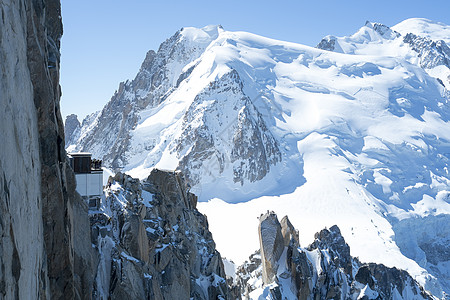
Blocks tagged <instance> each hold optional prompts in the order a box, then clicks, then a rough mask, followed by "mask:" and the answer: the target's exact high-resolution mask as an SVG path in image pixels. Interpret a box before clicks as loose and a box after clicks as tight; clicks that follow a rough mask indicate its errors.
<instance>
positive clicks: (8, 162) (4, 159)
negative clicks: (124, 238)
mask: <svg viewBox="0 0 450 300" xmlns="http://www.w3.org/2000/svg"><path fill="white" fill-rule="evenodd" d="M0 7H1V10H2V14H1V16H0V17H1V23H2V24H3V25H4V26H3V25H2V27H1V28H0V38H1V44H0V56H1V59H0V60H1V61H2V71H1V76H2V80H1V89H0V93H1V97H0V99H1V100H0V107H1V111H2V112H5V116H3V115H2V118H1V119H2V122H4V123H2V124H1V125H2V126H1V128H2V132H1V133H0V136H1V138H2V141H3V142H6V143H4V144H2V146H1V147H2V148H1V151H0V152H1V156H0V169H1V172H0V176H1V178H0V179H1V182H2V184H1V186H2V188H1V190H0V194H1V201H0V203H1V204H0V210H1V212H0V216H1V217H0V225H1V226H0V232H1V234H2V237H3V238H2V243H1V246H0V252H1V253H0V265H1V268H0V269H1V270H2V271H1V275H0V278H1V279H0V294H1V298H5V299H13V298H20V299H25V298H29V299H39V298H42V299H45V298H51V299H81V298H83V299H84V298H86V299H88V298H90V286H91V285H92V281H93V276H92V270H93V265H94V256H93V252H92V251H91V246H90V238H89V223H88V218H87V213H86V211H87V210H86V206H85V205H84V203H82V202H81V199H80V198H79V196H78V194H76V192H75V179H74V175H73V172H72V171H71V169H70V168H69V167H68V164H67V163H66V154H65V150H64V128H63V122H62V120H61V115H60V112H59V99H60V95H61V92H60V87H59V56H60V55H59V46H60V45H59V41H60V39H61V35H62V23H61V12H60V3H59V1H55V0H45V1H43V0H41V1H28V0H22V1H3V2H1V4H0ZM5 41H6V42H5ZM3 66H4V67H3Z"/></svg>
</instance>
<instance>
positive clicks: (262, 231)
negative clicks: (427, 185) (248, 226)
mask: <svg viewBox="0 0 450 300" xmlns="http://www.w3.org/2000/svg"><path fill="white" fill-rule="evenodd" d="M258 233H259V243H260V250H261V262H262V264H263V272H262V278H263V283H264V284H269V283H271V282H273V281H274V279H275V276H276V275H277V270H278V260H279V259H280V256H281V254H282V253H283V250H284V240H283V235H282V234H281V225H280V222H278V218H277V215H276V214H275V213H273V212H271V213H267V214H264V215H262V216H261V217H260V219H259V227H258Z"/></svg>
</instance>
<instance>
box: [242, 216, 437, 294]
mask: <svg viewBox="0 0 450 300" xmlns="http://www.w3.org/2000/svg"><path fill="white" fill-rule="evenodd" d="M260 227H264V228H265V230H264V232H265V234H264V235H261V234H260V241H261V249H260V251H261V253H265V252H270V253H279V252H280V251H281V252H283V251H285V252H283V253H286V254H285V255H284V254H283V255H278V254H277V255H273V256H272V257H277V258H278V261H277V262H276V263H271V264H269V265H268V264H267V262H266V261H265V260H267V259H264V255H261V258H262V259H259V260H256V259H255V256H256V255H253V256H251V261H250V262H246V263H245V264H244V265H243V266H241V267H239V268H238V271H237V279H236V280H235V282H234V290H240V296H241V297H243V298H246V299H247V298H248V295H249V293H251V292H252V291H253V294H252V297H257V296H258V295H259V294H258V295H256V294H255V292H257V291H256V289H260V290H261V294H264V295H267V294H270V295H271V296H272V298H271V299H285V298H288V299H291V298H292V299H294V298H295V299H432V297H431V296H430V295H429V294H428V293H427V292H425V291H424V290H423V288H422V287H421V286H420V285H419V284H418V283H417V282H416V281H415V280H414V279H413V278H412V277H411V276H410V275H409V274H408V273H407V272H406V271H403V270H398V269H396V268H388V267H386V266H384V265H381V264H375V263H369V264H363V263H361V262H359V260H358V259H357V258H353V257H351V256H350V247H349V246H348V245H347V243H346V242H345V240H344V238H343V237H342V235H341V232H340V230H339V228H338V227H337V226H332V227H331V228H330V229H324V230H322V231H320V232H319V233H316V235H315V240H314V242H313V243H312V244H311V245H309V246H308V247H307V248H301V247H300V246H299V243H298V234H296V230H295V229H294V228H293V226H292V225H291V224H290V222H289V220H288V219H287V218H286V217H285V218H283V220H282V222H281V224H280V223H279V222H278V219H277V216H276V214H275V213H273V212H271V213H269V212H268V213H266V214H264V215H262V216H261V217H260ZM285 233H292V234H290V237H291V238H290V240H289V242H288V243H287V244H286V240H287V239H286V237H287V235H286V234H285ZM280 234H282V235H283V236H284V237H285V239H284V241H285V243H284V244H283V239H281V240H280V239H279V238H278V236H279V235H280ZM276 240H278V241H279V242H278V243H273V241H276ZM264 241H265V242H264ZM267 241H272V242H271V243H268V242H267ZM274 244H276V245H281V247H282V250H277V251H273V249H274V247H273V245H274ZM258 258H259V256H258ZM274 266H275V267H274ZM268 272H270V274H273V276H272V277H271V278H269V279H270V280H269V281H267V280H266V279H265V277H264V274H265V273H268ZM258 280H259V281H258ZM258 282H262V284H261V283H260V284H259V285H258Z"/></svg>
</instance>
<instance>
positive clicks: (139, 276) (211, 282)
mask: <svg viewBox="0 0 450 300" xmlns="http://www.w3.org/2000/svg"><path fill="white" fill-rule="evenodd" d="M108 185H109V188H107V190H106V199H105V201H104V203H102V205H101V208H100V211H97V212H91V214H90V218H91V225H92V233H93V234H92V236H93V244H94V245H95V246H96V249H97V250H98V251H99V257H100V263H99V267H98V270H97V274H96V286H95V289H94V296H95V298H98V299H107V298H108V297H111V298H112V299H124V298H131V299H192V298H193V299H231V298H230V295H231V294H230V290H229V288H228V286H227V284H226V281H225V272H224V267H223V263H222V259H221V257H220V254H219V253H218V252H217V251H216V249H215V243H214V241H213V239H212V235H211V233H210V232H209V230H208V222H207V220H206V217H205V216H204V215H202V214H201V213H199V212H198V211H197V209H196V205H197V198H196V196H195V195H193V194H191V193H189V185H188V184H187V183H186V181H185V180H184V177H183V176H182V175H181V173H179V172H169V171H161V170H153V171H152V173H151V174H150V176H149V177H148V178H147V179H146V180H145V181H143V182H139V180H137V179H133V178H131V177H129V176H127V175H124V174H122V173H118V174H117V175H116V176H115V177H114V178H110V180H109V183H108Z"/></svg>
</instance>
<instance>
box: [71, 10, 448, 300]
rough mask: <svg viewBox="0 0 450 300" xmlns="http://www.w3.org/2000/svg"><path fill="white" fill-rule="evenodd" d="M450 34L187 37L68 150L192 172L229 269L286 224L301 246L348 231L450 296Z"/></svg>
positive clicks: (365, 250)
mask: <svg viewBox="0 0 450 300" xmlns="http://www.w3.org/2000/svg"><path fill="white" fill-rule="evenodd" d="M449 28H450V27H449V26H447V25H444V24H440V23H435V22H432V21H429V20H425V19H410V20H406V21H404V22H402V23H400V24H398V25H396V26H394V27H392V28H389V27H387V26H384V25H381V24H377V23H370V22H367V23H366V24H365V25H364V26H363V27H362V28H361V29H360V30H358V32H357V33H355V34H354V35H352V36H349V37H333V36H327V37H325V38H324V39H323V40H322V41H321V42H320V43H319V45H318V47H317V48H311V47H308V46H303V45H300V44H295V43H288V42H282V41H277V40H273V39H269V38H264V37H261V36H257V35H254V34H250V33H246V32H229V31H225V30H224V29H223V28H221V27H220V26H208V27H205V28H202V29H196V28H184V29H181V30H180V31H178V32H177V33H176V34H175V35H174V36H173V37H171V38H170V39H168V40H167V41H165V42H164V43H163V44H162V45H161V47H160V49H159V50H158V52H156V53H155V52H154V51H149V52H148V53H147V57H146V59H145V61H144V63H143V64H142V67H141V69H140V71H139V73H138V75H137V76H136V78H135V79H134V80H132V81H127V82H125V83H121V84H120V86H119V90H118V91H117V92H116V93H115V94H114V96H113V97H112V99H111V101H110V102H109V103H108V104H107V105H106V106H105V108H104V109H103V110H102V111H101V112H97V113H94V114H92V115H90V116H89V117H88V118H87V119H86V120H84V121H83V124H82V126H81V128H79V130H74V131H73V132H74V136H71V137H66V140H68V141H73V144H72V145H69V146H68V151H74V150H80V151H90V152H92V153H93V154H94V156H95V157H99V158H103V160H104V162H105V164H106V165H107V166H108V167H110V168H112V169H116V170H118V169H120V170H123V171H125V172H126V173H128V174H130V175H132V176H135V177H139V178H145V177H146V176H148V174H149V173H150V171H151V170H152V169H153V168H155V167H156V168H162V169H178V170H181V171H183V172H184V173H185V174H186V177H187V178H188V179H189V181H190V182H191V185H192V187H191V190H192V191H193V192H195V193H196V194H197V195H198V196H199V199H200V201H203V202H202V203H199V209H200V210H202V211H203V212H204V213H206V215H208V217H209V223H210V229H211V231H212V233H213V235H214V239H215V241H216V243H217V248H218V250H219V251H220V252H221V253H222V255H223V256H226V257H228V258H231V259H233V260H235V261H236V262H242V261H243V260H244V259H245V258H246V257H247V256H248V255H249V254H250V253H252V252H253V251H254V250H255V249H257V248H258V240H257V236H256V235H255V234H254V232H255V230H256V227H257V224H258V221H257V218H256V217H257V216H259V214H260V213H261V212H263V211H266V210H268V209H269V210H274V211H276V212H277V213H278V214H280V215H288V216H289V218H290V219H291V222H292V223H293V225H294V226H295V227H296V228H299V229H300V237H299V238H300V243H301V245H307V244H309V243H310V242H312V241H313V237H314V233H315V232H317V231H320V230H321V229H323V228H324V227H326V226H327V227H331V226H333V225H335V224H337V225H338V226H339V228H340V230H341V232H342V235H343V237H344V238H345V240H346V241H347V243H348V244H349V245H350V248H351V254H352V256H357V257H359V260H361V261H362V262H374V263H383V264H385V265H386V266H387V267H392V266H396V267H399V268H402V269H405V270H407V271H408V272H409V273H410V274H411V275H412V276H413V277H414V278H415V279H416V280H418V281H419V282H420V283H421V284H423V285H424V286H425V288H426V289H428V290H429V291H431V292H432V293H434V294H435V295H437V296H439V297H443V296H444V294H443V291H445V292H446V293H447V294H449V293H450V246H449V245H450V243H449V241H450V227H449V226H448V224H449V221H450V204H449V202H450V196H449V195H450V178H449V173H448V165H449V158H450V151H449V150H450V124H449V119H450V118H449V117H450V111H449V103H448V102H449V99H450V94H449V92H448V90H447V88H449V86H450V78H449V77H448V76H449V75H450V69H449V66H450V64H449V61H450V60H449V59H450V51H449V47H448V44H447V43H448V41H449V39H450V30H449Z"/></svg>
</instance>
